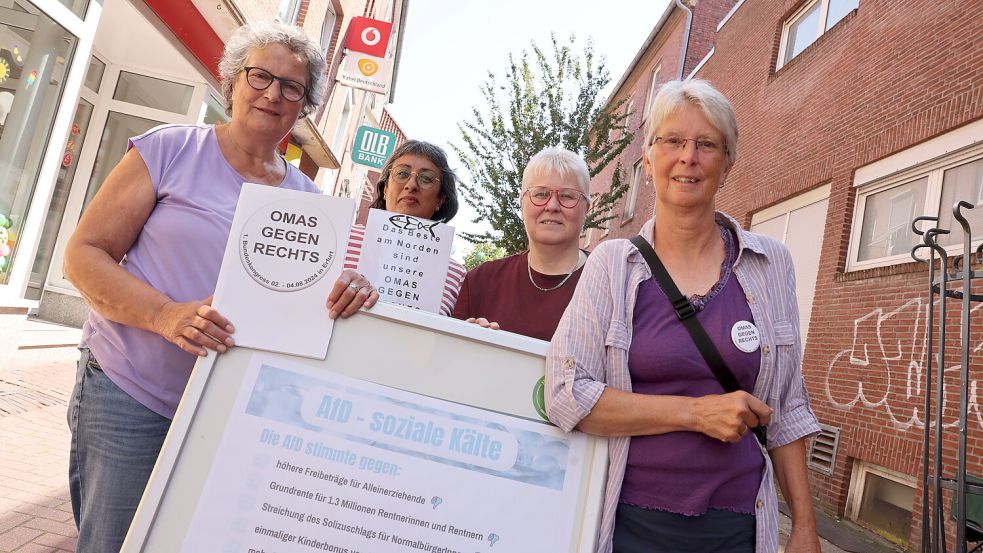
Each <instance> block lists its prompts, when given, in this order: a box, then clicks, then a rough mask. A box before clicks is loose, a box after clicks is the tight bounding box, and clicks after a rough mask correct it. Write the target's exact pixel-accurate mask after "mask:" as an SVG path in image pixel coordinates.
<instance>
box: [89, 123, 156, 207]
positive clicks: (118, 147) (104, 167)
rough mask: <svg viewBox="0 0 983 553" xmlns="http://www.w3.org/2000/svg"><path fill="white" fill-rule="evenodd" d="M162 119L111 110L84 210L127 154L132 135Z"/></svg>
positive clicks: (145, 130) (138, 133) (153, 125)
mask: <svg viewBox="0 0 983 553" xmlns="http://www.w3.org/2000/svg"><path fill="white" fill-rule="evenodd" d="M160 124H161V122H160V121H154V120H152V119H144V118H143V117H137V116H135V115H127V114H125V113H117V112H115V111H111V112H109V115H108V116H107V117H106V127H105V128H104V129H103V131H102V138H101V139H100V141H99V149H98V150H97V151H96V161H95V165H94V166H93V168H92V177H91V178H90V179H89V187H88V189H87V190H86V191H85V201H84V203H83V204H82V210H83V211H85V208H86V207H88V206H89V202H91V201H92V198H94V197H95V195H96V192H98V191H99V189H100V188H102V183H103V181H105V180H106V177H107V176H109V172H110V171H112V170H113V168H114V167H116V164H117V163H119V160H121V159H123V155H124V154H126V143H127V141H129V139H130V137H131V136H137V135H140V134H143V133H145V132H147V131H149V130H150V129H152V128H154V127H156V126H157V125H160Z"/></svg>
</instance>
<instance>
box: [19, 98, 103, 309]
mask: <svg viewBox="0 0 983 553" xmlns="http://www.w3.org/2000/svg"><path fill="white" fill-rule="evenodd" d="M92 110H93V106H92V104H90V103H89V102H87V101H85V100H84V99H79V103H78V106H76V108H75V118H74V119H73V120H72V129H71V131H70V132H69V135H68V140H66V141H65V151H64V152H63V153H62V158H61V167H59V168H58V179H57V180H56V181H55V191H54V193H53V194H52V196H51V203H50V204H49V206H48V213H47V214H46V216H45V220H44V231H43V232H42V233H41V241H40V242H39V243H38V252H37V255H35V257H34V267H33V269H32V270H31V279H30V285H31V287H32V288H34V289H35V290H37V293H36V295H37V297H36V298H34V299H39V298H40V289H41V287H42V286H43V285H44V280H45V278H46V277H47V275H48V268H49V266H50V264H51V258H52V255H53V254H54V250H55V239H56V238H57V236H58V229H59V228H60V227H61V221H62V217H63V216H64V214H65V206H66V204H67V203H68V196H69V193H70V192H71V188H72V179H74V178H75V169H76V168H78V162H79V154H80V153H81V151H82V142H83V140H84V139H85V136H86V131H88V130H89V123H90V121H91V119H92Z"/></svg>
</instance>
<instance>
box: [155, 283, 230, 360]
mask: <svg viewBox="0 0 983 553" xmlns="http://www.w3.org/2000/svg"><path fill="white" fill-rule="evenodd" d="M212 297H213V296H209V297H208V298H206V299H204V300H200V301H186V302H176V301H169V302H167V303H165V304H164V305H163V306H161V308H160V310H159V311H158V312H157V317H156V318H155V319H154V329H155V331H156V332H157V333H158V334H160V335H161V336H163V337H164V339H166V340H167V341H168V342H171V343H173V344H175V345H176V346H178V347H179V348H181V349H182V350H184V351H186V352H188V353H190V354H192V355H198V356H200V357H205V356H207V355H208V350H209V349H211V350H215V351H217V352H219V353H224V352H225V350H226V349H227V348H230V347H232V346H234V345H235V341H234V340H233V339H232V333H233V332H235V327H233V326H232V323H230V322H229V320H228V319H226V318H225V317H223V316H222V314H221V313H219V312H218V310H217V309H215V308H214V307H212ZM206 348H207V349H206Z"/></svg>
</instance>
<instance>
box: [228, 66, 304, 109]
mask: <svg viewBox="0 0 983 553" xmlns="http://www.w3.org/2000/svg"><path fill="white" fill-rule="evenodd" d="M242 70H243V71H245V72H246V82H247V83H249V86H251V87H253V88H255V89H256V90H266V89H267V88H270V85H271V84H273V81H279V82H280V96H283V99H284V100H287V101H290V102H299V101H301V100H303V99H304V97H305V96H307V87H306V86H304V85H302V84H300V83H298V82H297V81H291V80H290V79H284V78H283V77H278V76H276V75H274V74H273V73H270V72H269V71H267V70H265V69H263V68H262V67H243V68H242Z"/></svg>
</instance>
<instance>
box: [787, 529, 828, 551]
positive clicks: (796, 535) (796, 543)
mask: <svg viewBox="0 0 983 553" xmlns="http://www.w3.org/2000/svg"><path fill="white" fill-rule="evenodd" d="M785 553H822V548H821V547H820V545H819V536H818V535H817V534H816V529H815V528H811V529H806V528H796V527H795V525H794V524H793V525H792V533H791V535H789V538H788V543H787V544H786V545H785Z"/></svg>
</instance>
